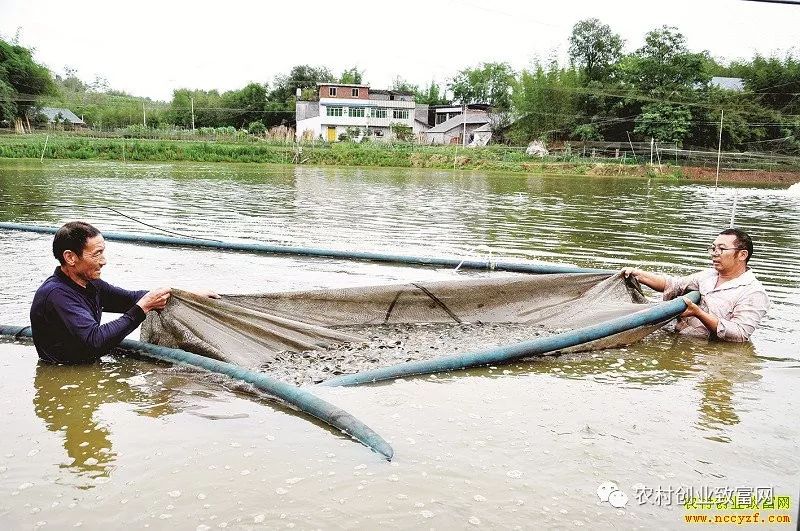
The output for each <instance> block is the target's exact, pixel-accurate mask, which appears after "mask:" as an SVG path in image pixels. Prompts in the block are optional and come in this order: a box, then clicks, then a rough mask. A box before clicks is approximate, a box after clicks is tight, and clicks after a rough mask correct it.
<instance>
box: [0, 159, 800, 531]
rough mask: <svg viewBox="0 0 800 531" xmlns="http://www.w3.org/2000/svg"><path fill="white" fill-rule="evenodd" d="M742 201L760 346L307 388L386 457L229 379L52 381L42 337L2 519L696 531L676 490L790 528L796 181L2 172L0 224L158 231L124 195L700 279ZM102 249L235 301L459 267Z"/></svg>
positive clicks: (132, 267) (328, 239) (66, 372)
mask: <svg viewBox="0 0 800 531" xmlns="http://www.w3.org/2000/svg"><path fill="white" fill-rule="evenodd" d="M734 199H735V204H736V212H735V213H734V214H735V219H736V223H737V225H740V226H742V227H743V228H745V229H746V230H748V231H749V232H751V234H752V235H753V236H754V239H755V240H756V242H757V248H756V256H755V257H754V259H753V261H752V266H753V268H754V270H755V271H756V273H757V275H758V276H759V277H760V278H761V279H762V280H763V281H764V283H765V285H766V286H767V289H768V291H769V293H770V296H771V298H772V302H773V305H772V308H771V309H770V313H769V315H768V319H767V321H766V322H765V323H764V326H763V327H762V328H761V329H760V330H758V331H757V333H756V334H755V335H754V338H753V342H752V344H747V345H728V344H721V343H713V342H712V343H709V342H705V341H695V340H689V339H682V338H676V337H674V336H672V335H670V334H667V333H665V332H659V333H656V334H654V335H652V336H650V337H648V338H647V339H646V340H645V341H643V342H641V343H638V344H636V345H634V346H631V347H629V348H627V349H619V350H613V351H605V352H596V353H592V354H583V355H573V356H568V357H567V356H562V357H559V358H548V359H543V360H540V361H534V362H526V363H518V364H514V365H510V366H500V367H496V368H485V369H480V370H470V371H462V372H459V373H452V374H447V375H438V376H436V377H424V378H416V379H409V380H405V381H398V382H393V383H389V384H383V385H376V386H367V387H359V388H347V389H334V388H315V389H314V392H315V393H316V394H318V395H319V396H321V397H323V398H325V399H326V400H329V401H330V402H332V403H334V404H336V405H338V406H340V407H342V408H344V409H346V410H348V411H350V412H351V413H353V414H354V415H356V416H357V417H358V418H360V419H361V420H363V421H364V422H366V423H367V424H368V425H369V426H370V427H372V428H373V429H375V430H376V431H377V432H378V433H380V434H381V435H382V436H383V437H384V438H386V439H387V440H388V441H389V442H390V443H391V444H392V446H393V447H394V449H395V456H396V457H395V459H394V460H393V461H392V462H391V463H387V462H385V461H383V460H381V459H380V458H379V457H378V456H377V455H376V454H373V453H371V452H370V451H369V450H367V449H366V448H364V447H363V446H360V445H359V444H357V443H354V442H352V441H350V440H349V439H347V438H346V437H344V436H342V435H341V434H336V433H333V432H331V431H330V430H328V429H326V428H325V427H323V426H321V425H320V424H319V423H316V422H313V421H310V420H309V419H307V418H305V417H301V416H298V415H297V414H295V413H294V412H292V411H291V410H288V409H286V408H284V407H282V406H281V405H280V404H276V403H275V402H273V401H271V400H269V399H268V398H266V397H263V396H254V395H252V394H251V393H250V392H248V390H247V389H244V388H242V387H240V386H237V385H236V384H234V383H232V382H231V381H229V380H226V379H223V378H214V377H209V376H208V375H206V374H204V373H200V372H196V371H193V370H189V369H184V368H179V367H171V366H169V365H166V364H157V363H152V362H148V361H146V360H138V359H130V358H124V357H119V358H115V357H107V358H105V359H104V360H103V362H102V363H100V364H97V365H92V366H86V367H52V366H48V365H42V364H39V363H37V359H36V353H35V351H34V349H33V347H32V346H31V345H30V344H27V343H19V344H18V343H13V342H6V343H0V366H2V370H3V378H2V386H0V390H1V392H0V415H2V418H3V419H4V432H5V433H4V435H3V437H1V438H0V525H2V526H3V527H4V528H15V529H16V528H36V527H42V528H51V529H62V528H67V527H73V526H82V527H84V528H90V529H99V528H109V527H112V528H116V527H123V526H124V527H134V528H142V527H149V528H155V529H162V528H163V529H166V528H179V529H195V528H199V529H210V528H220V527H232V528H259V527H269V528H282V527H288V528H331V527H334V528H376V527H387V528H401V529H402V528H411V527H414V528H416V527H425V528H439V529H452V528H473V527H490V528H491V527H496V528H538V527H548V528H551V527H556V528H573V527H582V526H586V527H592V528H595V527H597V528H630V527H640V528H646V529H651V528H665V527H679V526H681V525H683V524H682V522H683V518H684V516H685V515H686V514H688V513H687V511H686V510H685V509H684V508H683V507H680V506H678V505H677V494H676V493H677V491H679V490H680V491H681V493H687V492H696V493H699V492H701V490H702V489H706V491H708V490H709V489H717V490H719V489H725V488H728V489H737V488H751V489H757V488H765V489H770V488H771V489H774V492H775V493H776V494H779V495H786V496H791V510H789V511H776V512H775V514H778V513H781V514H782V513H790V514H792V516H793V517H794V515H796V511H797V509H796V507H797V505H796V504H797V501H798V500H797V493H798V489H800V483H798V477H800V458H799V457H798V443H797V441H798V439H799V438H800V437H799V436H800V428H798V425H797V422H796V415H795V413H794V412H796V411H797V410H798V406H800V401H798V398H797V393H796V392H795V391H794V390H795V389H796V384H797V381H798V380H797V378H798V370H799V369H800V356H799V355H798V351H799V350H800V348H798V347H799V346H800V267H798V266H799V265H800V236H798V234H800V231H799V230H798V229H800V201H799V200H798V199H797V198H796V197H795V198H793V197H790V196H787V195H786V194H785V191H784V190H782V189H779V188H750V187H741V186H737V187H728V186H721V187H720V188H719V189H717V190H715V189H714V187H713V186H707V185H697V184H686V183H681V182H678V181H651V182H647V181H642V180H630V179H583V178H573V179H569V178H549V177H542V176H533V175H532V176H516V175H513V176H512V175H485V174H481V173H449V172H435V171H416V170H355V169H346V170H345V169H314V168H291V167H276V166H245V165H241V166H237V165H163V164H142V165H136V164H127V165H124V164H116V163H114V164H108V163H71V162H70V163H60V162H51V163H47V164H44V165H40V164H38V163H27V162H18V161H14V162H2V163H0V221H17V222H25V223H36V224H46V225H56V224H60V223H62V222H64V221H67V220H70V219H86V220H88V221H90V222H92V223H94V224H95V225H97V226H98V227H100V228H101V229H105V230H110V229H119V230H141V231H144V232H152V231H153V229H151V228H148V227H145V226H143V225H140V224H137V223H135V222H133V221H131V220H130V219H128V218H125V217H123V216H121V215H120V214H119V213H117V212H113V211H111V210H109V209H108V208H104V207H111V208H114V209H115V210H118V211H119V212H121V213H123V214H126V215H128V216H132V217H135V218H137V219H139V220H141V221H144V222H146V223H149V224H152V225H157V226H159V227H162V228H165V229H168V230H172V231H176V232H181V233H187V234H191V235H196V236H204V237H220V238H225V239H241V240H247V239H255V240H260V241H273V242H283V243H289V244H304V245H318V246H324V247H335V248H343V249H354V250H365V251H390V252H397V253H407V254H427V255H450V256H454V257H476V256H482V257H488V256H489V255H490V254H491V256H492V257H495V258H496V257H501V256H502V257H514V258H527V259H536V260H545V261H550V262H562V263H572V264H576V265H580V266H586V267H604V268H616V267H620V266H622V265H623V264H635V265H638V266H641V267H647V268H652V269H655V270H662V271H666V272H670V273H688V272H692V271H694V270H697V269H699V268H701V267H703V266H705V265H706V263H707V257H706V256H705V254H704V248H705V247H706V246H707V245H708V243H709V242H710V241H711V240H712V239H713V237H714V235H715V234H716V232H718V230H720V229H721V228H724V227H726V226H727V225H728V223H729V222H730V217H731V214H732V206H733V204H734ZM50 241H51V240H50V237H48V236H37V235H32V234H25V233H19V232H6V231H3V232H2V233H0V252H2V255H3V256H4V260H3V265H2V266H0V285H2V289H1V290H0V322H2V323H4V324H17V323H19V324H24V323H27V312H28V308H29V305H30V301H31V299H32V296H33V292H34V291H35V289H36V287H38V285H39V284H40V283H41V281H42V280H43V279H44V278H45V277H46V276H48V275H49V274H50V273H51V272H52V269H53V268H54V266H55V263H54V260H53V259H52V257H50V256H48V254H49V246H50ZM108 259H109V264H108V266H107V267H106V268H105V269H104V272H103V275H104V278H105V279H106V280H108V281H109V282H112V283H116V284H119V285H122V286H126V287H130V288H147V287H155V286H158V285H170V286H174V287H180V288H186V289H193V288H200V287H212V288H215V289H217V290H218V291H220V292H224V293H252V292H263V291H275V290H286V289H313V288H323V287H344V286H355V285H366V284H373V283H388V282H410V281H417V280H443V279H451V278H456V277H458V276H459V275H461V274H462V273H460V272H454V271H450V270H441V269H440V270H430V269H422V268H404V267H394V266H387V265H377V264H367V263H353V262H345V261H340V260H309V259H304V258H293V257H264V256H249V255H243V254H237V253H215V252H206V251H189V250H186V249H169V248H152V247H144V246H136V245H129V244H122V243H115V242H109V244H108ZM481 274H483V275H492V274H498V273H481ZM510 339H517V338H516V337H514V338H510ZM606 481H613V482H615V483H616V484H617V485H618V487H619V489H620V490H621V491H623V492H625V493H626V495H627V496H628V497H629V501H628V503H627V505H626V506H625V507H624V508H623V509H617V508H614V507H612V506H610V505H609V504H608V503H603V502H600V500H599V499H598V497H597V494H596V490H597V488H598V486H599V485H600V484H601V483H603V482H606ZM657 492H660V493H661V494H660V495H658V496H656V495H655V493H657ZM668 493H669V494H668ZM794 525H796V524H795V523H794V522H793V523H792V526H794ZM790 527H791V526H790Z"/></svg>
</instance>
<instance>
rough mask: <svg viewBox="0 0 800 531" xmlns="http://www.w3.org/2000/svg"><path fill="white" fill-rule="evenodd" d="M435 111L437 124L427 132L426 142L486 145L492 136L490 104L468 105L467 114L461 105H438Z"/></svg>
mask: <svg viewBox="0 0 800 531" xmlns="http://www.w3.org/2000/svg"><path fill="white" fill-rule="evenodd" d="M433 111H434V112H433V115H434V116H433V120H434V122H436V125H435V126H434V127H431V128H430V129H428V131H427V132H426V133H425V135H424V142H425V143H426V144H466V145H482V146H485V145H486V143H487V142H488V141H489V139H490V138H491V134H492V127H491V122H492V115H491V114H490V113H489V107H488V105H467V106H466V113H465V114H463V111H464V109H463V107H462V106H460V105H447V106H437V108H435V109H434V110H433ZM464 135H466V139H465V138H464Z"/></svg>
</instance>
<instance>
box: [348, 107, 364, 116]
mask: <svg viewBox="0 0 800 531" xmlns="http://www.w3.org/2000/svg"><path fill="white" fill-rule="evenodd" d="M363 117H364V107H350V118H363Z"/></svg>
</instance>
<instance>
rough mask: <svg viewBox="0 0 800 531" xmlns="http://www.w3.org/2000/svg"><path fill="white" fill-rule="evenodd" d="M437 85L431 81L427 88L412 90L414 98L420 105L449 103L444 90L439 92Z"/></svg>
mask: <svg viewBox="0 0 800 531" xmlns="http://www.w3.org/2000/svg"><path fill="white" fill-rule="evenodd" d="M440 90H441V89H440V88H439V85H437V84H436V83H434V82H433V81H431V83H430V85H428V88H426V89H424V90H420V89H417V90H415V91H414V99H415V100H416V102H417V103H420V104H422V105H446V104H448V103H450V102H449V101H448V100H447V98H446V97H445V94H444V91H441V92H440Z"/></svg>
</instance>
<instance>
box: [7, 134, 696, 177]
mask: <svg viewBox="0 0 800 531" xmlns="http://www.w3.org/2000/svg"><path fill="white" fill-rule="evenodd" d="M43 150H44V158H46V159H82V160H117V161H150V162H172V161H192V162H258V163H273V164H294V163H297V162H298V160H299V161H300V163H302V164H308V165H319V166H378V167H400V168H411V167H416V168H440V169H467V170H469V169H474V170H478V169H480V170H488V171H503V172H517V173H547V174H559V175H631V176H642V175H649V174H652V175H657V174H658V172H657V169H654V168H651V167H648V166H645V165H640V164H636V163H635V162H634V161H632V160H628V161H627V163H626V164H621V163H620V162H621V161H619V160H617V161H614V160H610V159H605V160H604V159H586V158H582V157H568V158H566V159H565V158H564V157H546V158H545V159H540V158H538V157H529V156H527V155H526V154H525V153H524V151H523V150H522V149H520V148H510V147H506V146H488V147H483V148H463V147H456V146H423V145H414V144H378V143H367V144H355V143H350V142H341V143H334V144H326V143H318V144H315V145H303V146H302V151H301V152H299V153H298V151H297V148H296V147H295V146H294V145H292V144H283V143H269V142H264V141H245V142H241V141H238V142H237V141H224V140H222V141H220V140H217V141H193V140H189V141H186V140H149V139H124V138H91V137H79V136H72V135H51V136H50V137H49V139H48V140H47V147H46V148H45V135H43V134H35V135H0V158H28V159H38V158H40V157H41V156H42V151H43ZM660 175H661V176H669V177H681V172H680V169H679V168H674V167H665V168H664V169H662V172H661V173H660Z"/></svg>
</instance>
